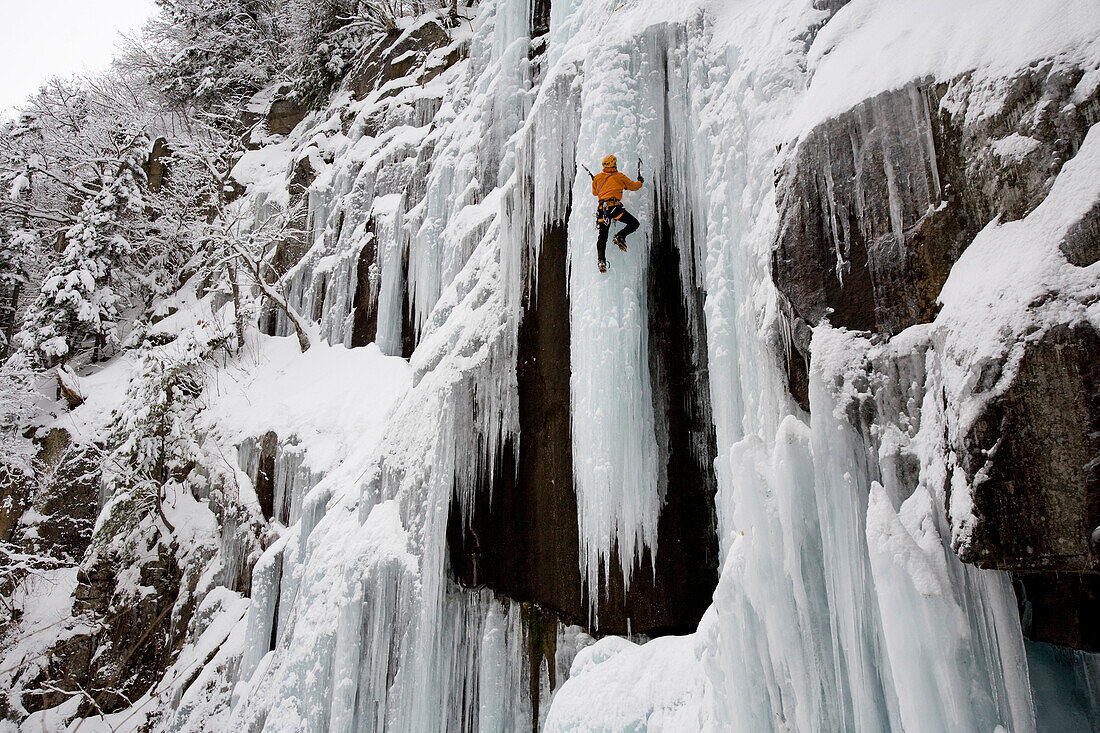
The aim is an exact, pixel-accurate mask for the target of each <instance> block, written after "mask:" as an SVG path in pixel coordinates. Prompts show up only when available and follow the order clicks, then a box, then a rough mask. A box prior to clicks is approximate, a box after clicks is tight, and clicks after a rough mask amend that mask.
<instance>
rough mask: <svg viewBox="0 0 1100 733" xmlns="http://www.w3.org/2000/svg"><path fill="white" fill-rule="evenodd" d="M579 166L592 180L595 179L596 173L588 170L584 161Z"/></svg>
mask: <svg viewBox="0 0 1100 733" xmlns="http://www.w3.org/2000/svg"><path fill="white" fill-rule="evenodd" d="M581 168H584V172H585V173H587V174H588V177H589V178H591V179H592V180H593V181H594V180H596V174H595V173H593V172H592V171H590V170H588V166H586V165H585V164H584V163H581Z"/></svg>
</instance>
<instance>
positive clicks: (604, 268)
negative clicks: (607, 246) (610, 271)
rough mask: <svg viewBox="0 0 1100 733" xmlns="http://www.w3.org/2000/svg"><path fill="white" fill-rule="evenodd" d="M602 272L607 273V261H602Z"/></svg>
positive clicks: (600, 263)
mask: <svg viewBox="0 0 1100 733" xmlns="http://www.w3.org/2000/svg"><path fill="white" fill-rule="evenodd" d="M599 265H600V272H607V260H600V262H599Z"/></svg>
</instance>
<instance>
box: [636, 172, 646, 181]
mask: <svg viewBox="0 0 1100 733" xmlns="http://www.w3.org/2000/svg"><path fill="white" fill-rule="evenodd" d="M638 183H645V176H643V175H642V174H641V173H639V174H638Z"/></svg>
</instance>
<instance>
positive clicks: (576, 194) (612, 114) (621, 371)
mask: <svg viewBox="0 0 1100 733" xmlns="http://www.w3.org/2000/svg"><path fill="white" fill-rule="evenodd" d="M657 48H658V47H657V44H656V43H655V40H654V39H653V38H652V37H651V36H650V35H649V34H646V35H643V36H642V37H641V38H638V39H634V40H632V41H628V42H626V43H625V44H623V45H618V44H616V45H602V44H594V45H593V47H592V48H591V49H590V52H589V55H588V59H587V63H586V66H585V76H584V82H585V83H584V90H583V92H582V95H581V108H582V116H581V124H580V133H579V137H578V142H577V157H578V159H579V160H581V161H588V164H589V167H593V166H597V167H598V165H599V163H598V161H601V160H602V159H603V158H604V156H606V155H608V154H614V155H616V157H617V158H618V159H619V160H620V161H622V168H623V169H624V172H627V173H628V174H630V175H631V176H633V175H634V174H635V171H633V170H630V169H629V168H628V166H627V161H634V160H637V159H638V158H639V157H641V154H642V153H643V152H646V153H647V154H648V151H651V150H660V149H661V147H662V142H663V137H664V131H663V123H664V118H663V113H662V108H663V105H661V104H660V102H659V100H660V98H661V97H662V96H663V94H664V77H663V73H662V71H663V70H662V68H661V67H660V66H659V59H658V58H657V55H658V54H657ZM651 185H652V184H651ZM573 200H574V201H575V202H577V206H575V207H574V209H573V214H572V216H571V218H570V222H569V295H570V303H569V309H570V324H569V325H570V340H571V348H572V351H571V374H570V400H571V410H572V425H573V467H574V469H573V470H574V482H575V484H576V489H577V505H578V506H577V514H578V517H577V521H578V524H579V526H580V537H581V543H582V547H581V563H582V565H583V576H584V577H585V578H586V582H587V585H588V588H589V592H590V593H591V596H590V597H591V598H592V600H593V602H594V603H598V597H599V594H600V593H601V592H602V590H601V585H600V578H601V577H604V578H606V576H607V573H608V569H609V566H610V563H611V562H612V558H613V556H614V553H616V552H617V553H618V560H619V565H620V568H621V571H622V573H623V576H624V578H625V579H626V582H627V583H628V584H629V579H630V574H631V571H632V569H633V568H634V567H635V566H636V564H637V563H638V562H639V560H640V559H641V556H642V552H643V550H644V548H646V547H648V548H650V549H652V550H653V551H658V548H657V520H658V518H659V516H660V509H661V504H662V497H661V496H659V493H658V484H657V443H656V437H655V432H654V418H653V400H652V389H651V386H650V377H649V347H648V321H647V313H648V304H647V297H646V293H647V286H646V272H647V267H646V266H647V263H648V252H649V246H650V231H651V230H650V228H649V227H648V226H647V227H644V228H641V229H639V230H638V232H637V233H636V234H635V235H633V236H632V237H631V238H630V240H629V245H630V250H629V251H628V252H626V253H622V252H619V251H618V249H617V248H616V247H615V245H614V244H612V243H611V241H610V239H611V236H609V237H608V239H609V241H608V243H607V246H608V248H609V250H610V251H609V252H608V253H607V259H608V260H609V262H610V267H609V269H608V272H607V273H606V274H602V273H600V272H599V271H598V270H597V268H596V241H595V240H596V230H595V228H594V223H595V219H594V215H593V213H592V212H593V211H594V208H595V206H594V204H595V199H594V198H593V196H592V190H591V183H590V181H589V179H588V176H587V175H584V174H579V175H578V176H577V179H576V182H575V184H574V189H573ZM653 200H654V196H653V192H652V189H651V188H648V189H647V188H646V187H643V188H642V190H641V191H639V192H637V193H635V194H631V193H625V194H624V205H625V206H626V207H627V208H628V209H629V210H630V211H632V213H634V215H635V216H636V217H637V218H638V219H639V221H642V222H647V223H649V222H652V221H653V203H652V202H653ZM619 228H620V225H619V224H618V223H617V222H616V223H613V224H612V232H611V234H612V235H613V234H614V232H615V231H617V230H618V229H619Z"/></svg>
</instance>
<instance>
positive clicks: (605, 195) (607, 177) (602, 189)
mask: <svg viewBox="0 0 1100 733" xmlns="http://www.w3.org/2000/svg"><path fill="white" fill-rule="evenodd" d="M641 187H642V184H641V183H640V182H638V181H632V180H630V179H629V178H627V177H626V176H624V175H623V174H622V173H619V171H617V170H615V169H614V168H604V169H603V173H597V174H596V177H595V178H593V179H592V195H593V196H595V197H596V198H598V199H599V200H600V201H603V200H604V199H616V200H620V199H622V197H623V189H624V188H625V189H626V190H627V191H637V190H638V189H639V188H641Z"/></svg>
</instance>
